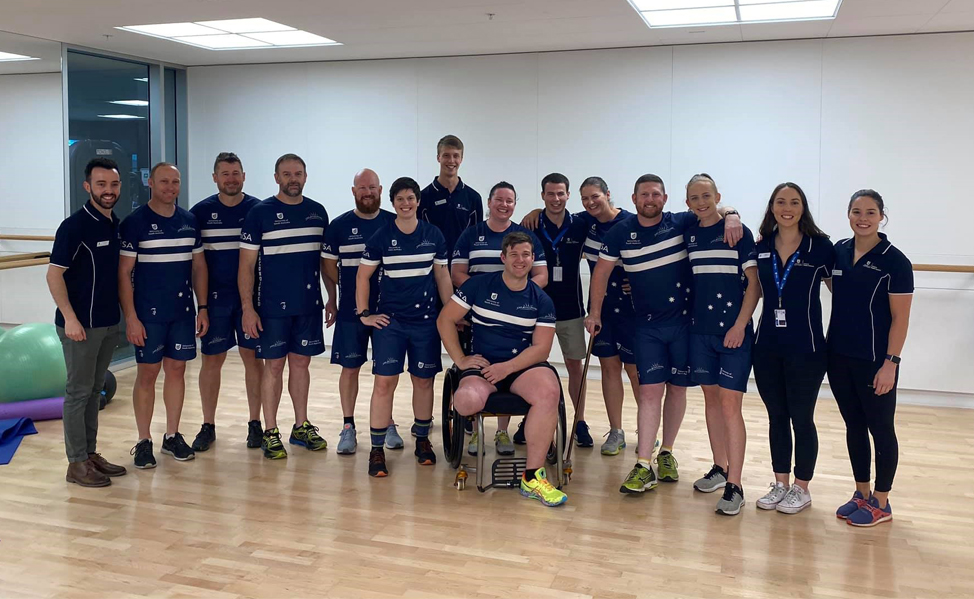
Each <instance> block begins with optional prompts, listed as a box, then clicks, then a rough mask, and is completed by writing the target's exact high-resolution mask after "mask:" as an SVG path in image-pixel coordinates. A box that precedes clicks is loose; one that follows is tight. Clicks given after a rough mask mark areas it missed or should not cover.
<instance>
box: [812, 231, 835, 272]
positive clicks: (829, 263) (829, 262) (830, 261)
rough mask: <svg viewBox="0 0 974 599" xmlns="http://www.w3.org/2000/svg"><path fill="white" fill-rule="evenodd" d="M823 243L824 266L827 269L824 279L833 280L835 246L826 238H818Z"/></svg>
mask: <svg viewBox="0 0 974 599" xmlns="http://www.w3.org/2000/svg"><path fill="white" fill-rule="evenodd" d="M816 241H820V242H821V243H822V246H823V247H822V266H824V267H825V274H824V275H823V276H822V278H823V279H831V278H832V270H833V269H834V268H835V246H834V245H832V242H830V241H829V240H828V239H827V238H825V237H819V238H816Z"/></svg>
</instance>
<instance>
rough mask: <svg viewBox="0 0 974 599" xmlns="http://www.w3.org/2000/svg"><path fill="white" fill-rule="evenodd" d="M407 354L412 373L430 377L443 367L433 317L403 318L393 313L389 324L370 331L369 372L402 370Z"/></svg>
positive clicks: (386, 372)
mask: <svg viewBox="0 0 974 599" xmlns="http://www.w3.org/2000/svg"><path fill="white" fill-rule="evenodd" d="M406 356H409V374H411V375H413V376H415V377H418V378H421V379H430V378H433V377H434V376H436V373H438V372H440V371H441V370H443V365H442V363H441V362H440V334H439V332H438V331H437V330H436V321H434V320H423V321H420V322H403V321H400V320H398V319H396V318H395V317H393V318H392V319H391V320H390V322H389V326H387V327H384V328H381V329H375V330H374V331H372V374H377V375H379V376H396V375H399V374H401V373H402V371H403V365H404V364H405V362H406Z"/></svg>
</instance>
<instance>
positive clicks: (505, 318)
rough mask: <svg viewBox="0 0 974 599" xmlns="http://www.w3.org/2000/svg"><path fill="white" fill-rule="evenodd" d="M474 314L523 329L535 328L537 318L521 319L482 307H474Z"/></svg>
mask: <svg viewBox="0 0 974 599" xmlns="http://www.w3.org/2000/svg"><path fill="white" fill-rule="evenodd" d="M473 313H474V314H479V315H480V316H483V317H484V318H490V319H491V320H499V321H501V322H508V323H510V324H516V325H520V326H523V327H533V326H534V324H535V323H536V322H538V319H537V318H520V317H518V316H511V315H510V314H504V313H503V312H496V311H494V310H488V309H487V308H481V307H480V306H474V307H473Z"/></svg>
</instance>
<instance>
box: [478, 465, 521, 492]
mask: <svg viewBox="0 0 974 599" xmlns="http://www.w3.org/2000/svg"><path fill="white" fill-rule="evenodd" d="M526 465H527V460H526V459H525V458H498V459H496V460H494V463H493V464H492V465H491V467H490V486H489V487H487V488H488V489H490V488H492V487H507V488H509V489H514V488H519V487H520V486H521V478H522V477H523V476H524V468H525V466H526Z"/></svg>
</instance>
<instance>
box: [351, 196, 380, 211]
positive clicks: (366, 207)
mask: <svg viewBox="0 0 974 599" xmlns="http://www.w3.org/2000/svg"><path fill="white" fill-rule="evenodd" d="M379 204H381V201H380V200H379V198H377V197H375V196H373V195H367V196H362V198H361V199H360V198H355V208H356V209H357V210H358V211H359V212H361V213H362V214H373V213H375V212H378V210H379Z"/></svg>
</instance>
